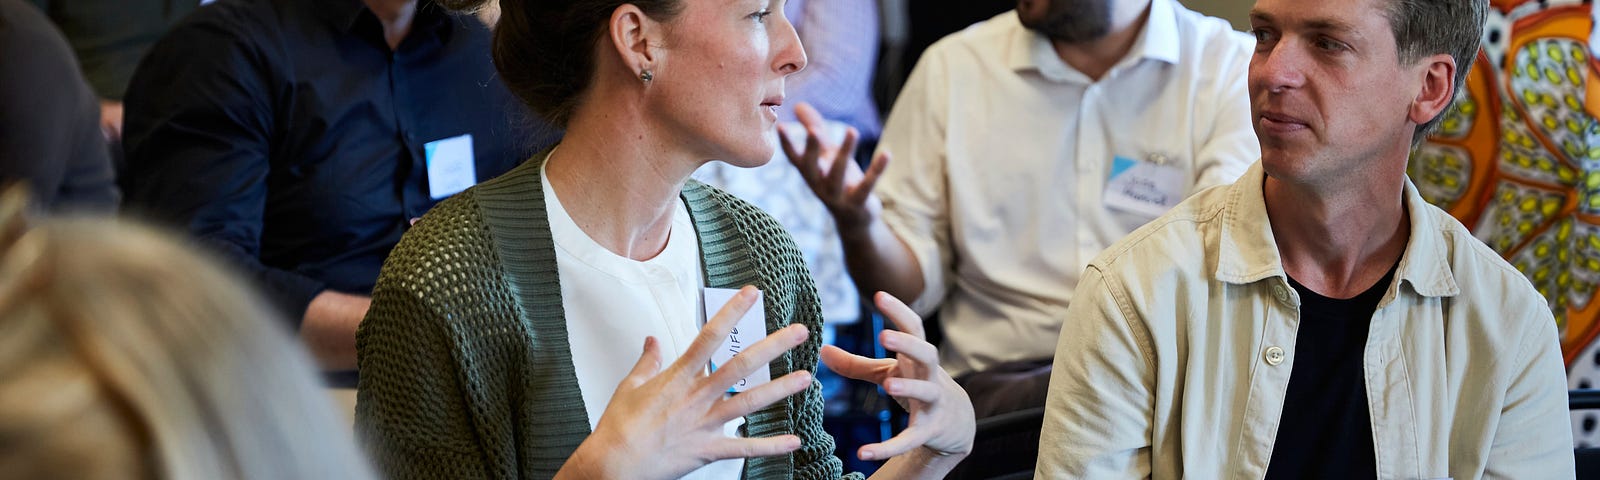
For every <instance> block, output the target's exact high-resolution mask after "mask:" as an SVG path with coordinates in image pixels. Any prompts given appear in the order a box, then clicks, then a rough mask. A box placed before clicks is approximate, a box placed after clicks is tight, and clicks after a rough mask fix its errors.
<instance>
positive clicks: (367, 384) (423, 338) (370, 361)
mask: <svg viewBox="0 0 1600 480" xmlns="http://www.w3.org/2000/svg"><path fill="white" fill-rule="evenodd" d="M544 158H545V156H544V155H543V154H540V155H537V156H535V157H534V160H530V161H527V162H524V163H523V164H522V165H521V166H519V167H517V168H516V169H513V170H512V171H511V172H509V173H507V174H505V175H503V176H501V177H499V178H496V179H493V180H490V181H487V182H484V183H483V184H481V185H478V186H476V187H473V188H470V189H468V190H466V191H464V192H462V193H460V194H457V195H455V196H454V197H452V198H450V199H449V200H446V201H444V202H442V203H440V204H439V205H438V206H436V207H434V209H433V210H432V211H430V212H428V214H427V215H425V216H423V217H422V220H421V221H419V222H417V224H416V225H415V226H414V227H413V228H412V229H411V230H410V231H409V232H407V233H406V234H405V236H404V238H402V239H401V240H400V244H399V245H398V246H396V247H395V249H394V251H393V252H392V253H391V254H390V255H389V258H388V260H387V261H386V262H385V263H384V266H383V271H382V274H381V275H380V276H379V278H378V284H377V287H376V288H375V289H374V290H373V292H372V308H371V310H370V311H369V312H368V313H367V317H366V319H365V320H363V321H362V323H361V327H360V330H359V332H358V334H357V338H356V347H357V350H358V355H359V367H360V372H361V380H360V385H359V386H360V390H359V393H358V399H357V404H356V430H357V434H358V436H359V437H360V439H361V440H362V441H363V443H364V444H365V446H366V447H367V449H368V451H369V453H370V454H371V456H372V460H373V462H374V463H375V464H376V466H377V467H378V469H379V470H380V471H381V472H383V473H384V474H385V476H386V477H388V478H391V479H397V480H398V479H422V478H428V479H432V478H440V479H522V478H528V479H533V478H550V477H552V476H554V475H555V473H556V471H557V470H559V469H560V468H561V465H562V464H563V463H564V462H565V461H566V459H567V457H568V456H570V455H571V454H572V452H573V450H574V449H576V448H577V447H578V444H579V443H580V442H582V441H583V440H584V438H585V437H587V436H588V435H589V433H590V432H589V418H588V414H587V413H586V411H585V410H584V406H583V397H582V395H581V394H580V392H579V389H578V380H577V377H576V375H575V374H574V373H573V367H572V352H571V351H570V349H569V348H568V343H567V328H566V320H565V318H566V315H565V313H564V310H563V308H562V305H561V286H560V285H561V283H560V282H561V279H560V278H559V276H558V275H557V270H556V253H555V249H554V243H553V241H552V240H551V235H550V222H549V218H547V214H546V211H545V201H544V190H543V187H542V182H541V177H540V175H541V174H540V168H539V167H540V166H541V165H542V164H543V159H544ZM682 199H683V202H684V203H685V204H686V205H687V206H688V210H689V213H690V216H691V218H692V219H693V221H694V225H695V230H696V232H697V233H698V234H699V240H700V254H701V256H702V259H703V262H702V265H703V266H704V269H705V270H704V272H703V273H704V278H705V280H706V286H709V287H718V288H738V287H740V286H743V285H755V286H756V287H757V288H760V289H761V291H762V292H763V293H764V296H765V299H766V301H765V305H766V318H767V329H768V331H769V332H770V331H774V330H777V329H779V328H783V327H784V326H786V325H789V324H791V323H801V324H804V325H806V327H807V328H810V329H811V332H812V335H811V338H810V339H809V340H807V341H806V342H805V343H804V344H802V345H801V346H799V347H796V348H795V349H794V350H791V351H789V352H787V353H785V354H784V355H783V356H781V357H779V358H778V359H776V360H774V361H773V362H772V363H771V364H770V368H771V373H772V377H773V378H777V377H779V376H781V375H784V374H787V373H789V372H791V371H794V370H797V369H807V370H813V369H815V368H816V366H817V350H818V348H820V346H821V345H820V336H819V334H818V332H821V326H822V315H821V308H820V305H819V303H818V300H817V293H816V285H815V284H814V283H812V280H811V276H810V273H809V271H808V270H807V269H806V267H805V263H804V260H803V259H802V257H801V255H800V252H799V250H798V249H797V248H796V247H795V245H794V241H793V239H791V238H790V237H789V235H788V234H787V233H786V232H784V230H783V228H782V227H780V226H779V225H778V224H777V223H776V222H775V221H773V220H772V218H771V217H769V216H768V215H766V214H765V213H764V212H761V211H760V210H758V209H756V208H755V207H754V206H751V205H750V204H748V203H745V202H744V201H741V200H739V199H737V198H734V197H733V196H731V195H728V194H726V193H723V192H721V191H719V190H716V189H714V188H712V187H709V186H706V185H704V184H701V183H699V182H694V181H690V182H689V183H688V184H687V185H685V186H684V188H683V192H682ZM628 345H629V346H632V345H633V344H632V343H629V344H628ZM618 353H619V354H628V355H632V354H636V353H637V352H634V351H631V350H630V351H627V352H618ZM822 405H823V404H822V393H821V384H819V383H817V382H815V381H813V382H812V384H811V387H809V388H807V389H806V390H805V391H804V392H802V393H800V394H796V395H794V396H792V397H789V398H788V399H786V400H784V401H779V402H777V403H774V404H772V405H770V406H768V407H766V408H764V409H762V410H760V411H757V412H755V413H752V414H750V415H749V416H747V417H745V420H746V422H747V423H746V425H745V427H743V429H744V432H745V435H746V436H749V437H767V436H773V435H780V434H785V433H793V434H796V435H799V436H800V439H801V447H800V449H799V450H797V451H795V452H792V453H790V454H788V455H782V456H775V457H762V458H750V459H747V460H746V462H745V469H744V476H745V478H750V479H787V478H803V479H833V478H839V477H840V471H841V469H842V466H841V464H840V462H839V460H838V459H837V458H835V457H833V455H832V454H833V449H834V443H833V438H832V437H830V436H829V435H828V434H827V433H826V432H824V431H823V430H822ZM852 478H859V476H857V475H852Z"/></svg>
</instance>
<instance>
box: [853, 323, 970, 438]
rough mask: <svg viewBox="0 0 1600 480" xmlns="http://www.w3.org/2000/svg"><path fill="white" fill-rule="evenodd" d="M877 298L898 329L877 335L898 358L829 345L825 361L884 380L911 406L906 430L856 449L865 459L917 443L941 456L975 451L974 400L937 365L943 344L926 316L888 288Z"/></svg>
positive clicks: (873, 379) (862, 376)
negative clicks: (930, 332) (936, 341)
mask: <svg viewBox="0 0 1600 480" xmlns="http://www.w3.org/2000/svg"><path fill="white" fill-rule="evenodd" d="M873 303H875V304H877V306H878V310H879V311H881V312H883V315H884V316H886V317H889V320H890V321H892V322H894V325H895V327H897V328H899V329H900V330H899V331H894V330H884V331H883V333H882V334H881V335H880V336H879V341H881V342H883V347H884V348H885V349H888V350H890V351H893V352H895V358H882V359H876V358H867V357H863V356H860V355H855V354H852V353H849V352H846V351H844V350H842V349H840V348H838V347H834V346H832V345H826V346H823V347H822V363H824V364H826V365H827V366H828V368H829V369H831V370H833V371H834V372H837V373H838V374H840V375H844V376H846V377H850V378H853V379H856V380H865V381H869V382H872V383H876V384H878V385H881V386H883V389H884V390H885V391H887V392H889V395H890V396H891V397H894V399H895V401H896V402H899V403H900V406H901V407H903V408H905V409H906V411H907V412H910V414H911V419H910V421H909V422H908V423H907V424H906V429H905V431H902V432H900V434H899V435H896V436H895V437H894V438H891V439H889V440H886V441H884V442H882V443H874V444H871V445H865V446H862V447H861V450H860V451H859V452H858V453H857V455H858V456H860V457H861V459H862V460H885V459H888V458H890V457H894V456H897V455H900V454H903V453H906V452H909V451H911V450H913V449H915V448H917V447H922V448H926V449H928V450H929V451H930V453H933V454H935V455H940V456H943V455H961V456H965V455H966V454H968V453H971V452H972V436H973V432H974V430H975V429H976V428H977V427H976V425H977V421H976V420H975V419H974V417H973V413H972V400H971V399H969V398H967V392H966V390H962V389H961V386H960V385H956V381H955V379H952V378H950V374H949V373H947V372H945V371H944V368H942V367H940V366H939V350H938V349H937V348H934V346H933V344H930V343H928V340H927V337H926V336H925V334H924V333H923V328H922V317H919V316H918V315H917V314H916V312H913V311H911V308H910V307H907V306H906V304H905V303H902V302H901V301H900V300H899V299H896V298H894V296H893V295H889V294H887V293H883V292H878V294H877V295H875V296H873Z"/></svg>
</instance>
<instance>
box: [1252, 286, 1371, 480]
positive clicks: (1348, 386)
mask: <svg viewBox="0 0 1600 480" xmlns="http://www.w3.org/2000/svg"><path fill="white" fill-rule="evenodd" d="M1393 278H1394V268H1390V269H1389V273H1388V274H1387V275H1384V277H1383V279H1382V280H1379V281H1378V283H1377V284H1374V285H1373V286H1372V288H1368V289H1367V291H1365V292H1362V293H1361V294H1360V295H1356V296H1355V297H1353V298H1350V299H1347V300H1339V299H1333V298H1328V297H1324V296H1322V295H1318V294H1317V293H1316V292H1313V291H1311V290H1310V289H1308V288H1306V287H1305V286H1304V285H1301V284H1300V283H1299V282H1296V281H1294V279H1293V278H1290V279H1289V285H1290V286H1293V287H1294V289H1295V291H1296V292H1299V294H1300V329H1299V331H1297V332H1296V333H1295V345H1294V348H1295V351H1294V371H1293V372H1292V373H1290V375H1289V391H1288V393H1287V394H1286V395H1285V396H1284V399H1283V414H1282V417H1281V418H1280V421H1279V423H1278V436H1277V440H1276V442H1275V443H1274V444H1273V447H1272V463H1271V464H1270V465H1269V466H1268V467H1267V476H1266V478H1267V479H1268V480H1272V479H1291V478H1293V479H1306V478H1328V479H1334V478H1337V479H1357V478H1375V477H1377V466H1376V460H1375V459H1374V451H1373V450H1374V448H1373V443H1372V422H1371V420H1370V417H1369V415H1368V412H1367V389H1366V376H1365V373H1364V371H1363V369H1362V366H1361V363H1362V351H1363V350H1365V349H1366V346H1367V330H1368V327H1370V326H1371V325H1372V314H1373V313H1374V312H1375V311H1376V310H1377V308H1378V301H1379V300H1382V299H1383V294H1384V293H1385V292H1386V291H1387V290H1388V288H1389V283H1390V282H1391V281H1392V280H1393Z"/></svg>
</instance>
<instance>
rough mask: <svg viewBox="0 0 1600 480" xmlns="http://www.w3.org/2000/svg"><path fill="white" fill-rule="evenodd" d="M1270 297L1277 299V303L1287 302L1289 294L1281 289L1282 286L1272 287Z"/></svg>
mask: <svg viewBox="0 0 1600 480" xmlns="http://www.w3.org/2000/svg"><path fill="white" fill-rule="evenodd" d="M1272 296H1274V297H1278V301H1280V302H1284V303H1288V302H1289V292H1288V291H1287V290H1286V289H1284V288H1283V285H1273V286H1272Z"/></svg>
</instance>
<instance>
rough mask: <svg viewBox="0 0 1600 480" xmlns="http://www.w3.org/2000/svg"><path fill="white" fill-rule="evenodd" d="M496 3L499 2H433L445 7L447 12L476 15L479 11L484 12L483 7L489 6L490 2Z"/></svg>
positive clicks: (437, 0)
mask: <svg viewBox="0 0 1600 480" xmlns="http://www.w3.org/2000/svg"><path fill="white" fill-rule="evenodd" d="M494 1H497V0H433V3H436V4H439V6H441V7H444V8H445V9H446V10H453V11H457V12H464V13H474V12H477V11H478V10H482V9H483V7H486V6H489V2H494Z"/></svg>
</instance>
